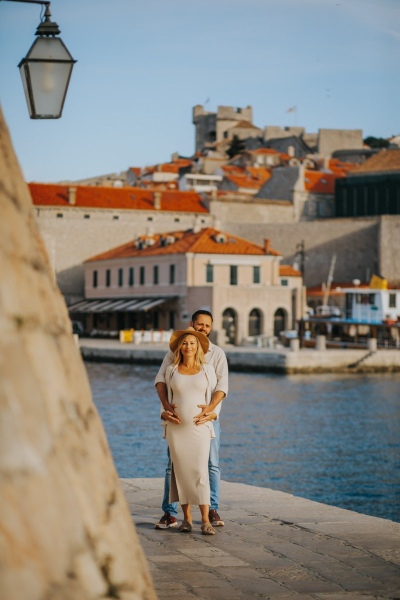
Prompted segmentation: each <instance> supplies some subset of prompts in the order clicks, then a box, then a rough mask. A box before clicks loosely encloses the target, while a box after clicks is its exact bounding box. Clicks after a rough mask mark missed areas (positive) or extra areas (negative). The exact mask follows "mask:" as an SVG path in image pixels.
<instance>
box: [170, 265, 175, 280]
mask: <svg viewBox="0 0 400 600" xmlns="http://www.w3.org/2000/svg"><path fill="white" fill-rule="evenodd" d="M169 282H170V283H175V265H169Z"/></svg>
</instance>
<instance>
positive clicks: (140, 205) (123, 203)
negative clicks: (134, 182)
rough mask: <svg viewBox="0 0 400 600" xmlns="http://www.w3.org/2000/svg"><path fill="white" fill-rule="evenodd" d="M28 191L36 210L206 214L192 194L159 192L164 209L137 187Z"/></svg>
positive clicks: (35, 187)
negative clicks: (70, 192) (70, 198)
mask: <svg viewBox="0 0 400 600" xmlns="http://www.w3.org/2000/svg"><path fill="white" fill-rule="evenodd" d="M69 187H71V188H74V189H76V195H75V204H74V205H71V204H69V202H68V189H69ZM29 189H30V192H31V196H32V201H33V204H34V205H35V206H59V207H64V208H71V207H72V208H74V207H77V208H102V209H104V208H109V209H111V210H121V209H130V210H161V211H172V212H194V213H207V212H208V210H207V208H206V207H205V206H204V205H203V204H202V200H201V196H200V195H199V194H197V193H196V192H193V191H187V192H186V191H181V190H156V191H157V192H158V193H160V195H161V196H160V198H161V208H160V209H155V208H154V198H155V197H154V193H153V191H152V190H151V189H143V188H138V187H123V188H112V187H97V186H83V185H79V186H78V185H76V186H75V185H74V186H66V185H56V184H49V183H30V184H29Z"/></svg>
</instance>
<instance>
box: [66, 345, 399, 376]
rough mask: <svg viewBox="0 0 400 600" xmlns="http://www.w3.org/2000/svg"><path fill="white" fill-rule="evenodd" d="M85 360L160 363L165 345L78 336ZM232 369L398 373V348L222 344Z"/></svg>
mask: <svg viewBox="0 0 400 600" xmlns="http://www.w3.org/2000/svg"><path fill="white" fill-rule="evenodd" d="M78 343H79V346H80V350H81V354H82V357H83V359H84V360H88V361H94V360H96V361H106V362H107V361H108V362H128V363H136V364H156V365H160V364H161V361H162V359H163V358H164V355H165V353H166V352H167V350H168V345H167V344H165V343H164V344H160V343H145V344H138V345H135V344H129V343H121V342H119V341H118V340H110V339H95V338H81V339H79V341H78ZM223 349H224V351H225V353H226V356H227V359H228V364H229V369H230V370H231V371H244V372H250V371H252V372H258V373H281V374H283V375H290V374H295V373H390V372H400V350H399V349H392V350H389V349H387V350H386V349H385V350H376V351H370V350H367V349H364V350H356V349H325V350H315V349H310V348H301V349H298V350H291V349H290V348H282V349H270V348H258V347H254V346H224V347H223Z"/></svg>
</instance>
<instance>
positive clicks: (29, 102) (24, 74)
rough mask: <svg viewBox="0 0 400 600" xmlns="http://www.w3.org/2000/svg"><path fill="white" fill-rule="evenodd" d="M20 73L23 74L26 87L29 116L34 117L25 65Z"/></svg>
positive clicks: (21, 67)
mask: <svg viewBox="0 0 400 600" xmlns="http://www.w3.org/2000/svg"><path fill="white" fill-rule="evenodd" d="M19 72H20V73H21V79H22V85H23V87H24V92H25V98H26V103H27V105H28V110H29V116H30V117H33V107H32V103H31V101H30V98H29V91H28V82H27V80H26V70H25V65H21V66H20V68H19Z"/></svg>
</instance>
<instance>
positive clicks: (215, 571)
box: [122, 479, 400, 600]
mask: <svg viewBox="0 0 400 600" xmlns="http://www.w3.org/2000/svg"><path fill="white" fill-rule="evenodd" d="M122 485H123V488H124V490H125V494H126V498H127V500H128V503H129V506H130V508H131V513H132V516H133V519H134V521H135V523H136V529H137V532H138V534H139V537H140V541H141V544H142V547H143V549H144V551H145V553H146V556H147V558H148V561H149V564H150V569H151V572H152V576H153V581H154V585H155V588H156V591H157V593H158V597H159V598H160V600H162V599H170V598H171V599H175V600H190V599H197V600H214V599H215V600H239V599H240V600H244V599H246V600H250V599H253V598H254V599H256V598H258V599H260V598H264V599H265V598H271V599H275V598H276V600H289V599H292V600H296V599H297V600H311V599H312V600H373V599H384V600H400V524H399V523H393V522H392V521H386V520H384V519H377V518H375V517H368V516H365V515H360V514H358V513H354V512H351V511H347V510H343V509H339V508H335V507H331V506H327V505H325V504H318V503H316V502H311V501H310V500H304V499H302V498H296V497H294V496H291V495H290V494H285V493H283V492H277V491H273V490H270V489H264V488H258V487H252V486H248V485H244V484H239V483H228V482H224V481H223V482H222V486H221V493H222V499H223V502H222V504H221V507H220V513H221V516H222V517H223V519H224V521H225V527H220V528H218V529H217V534H216V535H215V536H203V535H201V533H200V524H199V517H200V514H199V511H198V509H196V510H194V511H193V514H194V528H193V532H192V533H191V534H182V533H178V531H177V530H176V529H168V530H165V531H158V530H156V529H154V525H155V523H156V522H157V521H158V519H159V518H160V516H161V511H160V509H159V504H160V501H161V495H162V486H163V481H162V480H161V479H123V480H122Z"/></svg>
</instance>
